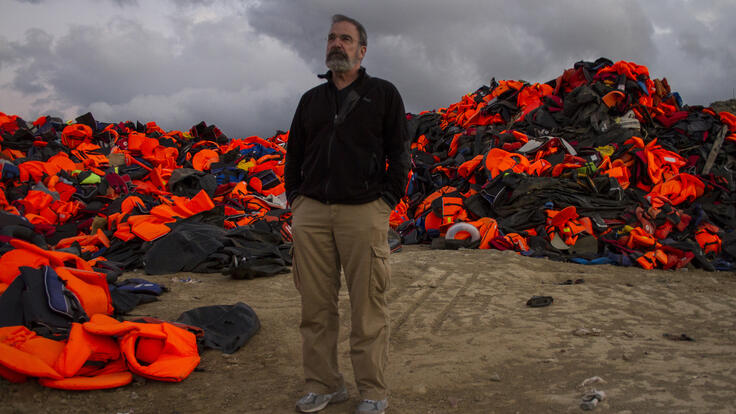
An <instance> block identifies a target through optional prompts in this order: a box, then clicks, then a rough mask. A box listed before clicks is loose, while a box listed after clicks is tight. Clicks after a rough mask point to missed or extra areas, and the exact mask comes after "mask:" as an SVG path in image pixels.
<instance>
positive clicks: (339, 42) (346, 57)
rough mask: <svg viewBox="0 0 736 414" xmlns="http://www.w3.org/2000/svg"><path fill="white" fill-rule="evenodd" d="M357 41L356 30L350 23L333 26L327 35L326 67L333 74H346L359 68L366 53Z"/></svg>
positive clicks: (338, 23)
mask: <svg viewBox="0 0 736 414" xmlns="http://www.w3.org/2000/svg"><path fill="white" fill-rule="evenodd" d="M359 39H360V38H359V34H358V29H357V28H356V27H355V26H353V25H352V24H351V23H349V22H337V23H335V24H333V25H332V27H331V28H330V34H329V35H327V56H326V58H325V64H326V65H327V67H328V68H329V69H330V70H331V71H333V72H347V71H349V70H351V69H353V68H356V67H359V66H360V62H361V61H362V60H363V57H364V56H365V51H366V47H365V46H361V45H360V42H359Z"/></svg>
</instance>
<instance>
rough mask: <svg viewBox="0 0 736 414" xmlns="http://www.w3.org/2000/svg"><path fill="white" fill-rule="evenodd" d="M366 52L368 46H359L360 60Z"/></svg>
mask: <svg viewBox="0 0 736 414" xmlns="http://www.w3.org/2000/svg"><path fill="white" fill-rule="evenodd" d="M367 50H368V46H361V47H360V59H361V60H363V58H364V57H365V52H366V51H367Z"/></svg>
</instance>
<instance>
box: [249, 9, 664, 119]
mask: <svg viewBox="0 0 736 414" xmlns="http://www.w3.org/2000/svg"><path fill="white" fill-rule="evenodd" d="M609 6H610V2H608V1H589V2H578V1H572V0H567V1H557V2H545V3H541V2H537V1H530V0H526V1H521V2H516V3H510V2H476V1H456V2H439V1H434V2H428V1H419V0H414V1H402V2H400V3H399V4H396V2H390V1H385V0H384V1H372V2H362V3H359V4H350V5H347V6H336V5H335V3H334V2H330V1H316V2H308V3H307V2H291V1H288V0H281V1H279V0H276V1H273V0H272V1H268V2H262V3H260V4H258V5H256V6H254V7H252V8H251V9H249V12H248V18H249V21H250V23H251V25H252V26H253V27H254V28H255V29H256V30H259V31H261V32H263V33H266V34H268V35H271V36H274V37H276V38H278V39H280V40H281V41H283V42H284V43H286V44H289V45H291V46H292V47H293V48H294V49H295V50H296V51H297V53H299V55H300V56H301V57H302V58H303V59H304V60H305V61H307V62H308V63H309V64H310V66H311V67H313V68H314V69H315V70H317V69H320V68H321V67H322V66H323V63H322V62H323V56H324V38H325V34H326V33H327V30H328V29H329V24H330V21H329V18H330V16H331V15H332V14H334V13H343V14H347V15H349V16H351V17H354V18H356V19H358V20H359V21H361V23H363V24H364V25H365V26H366V28H367V31H368V54H367V56H366V59H365V61H364V65H365V66H366V67H367V68H368V70H369V71H370V72H372V73H374V74H376V75H378V76H382V77H386V78H388V79H389V80H391V81H393V82H394V83H396V84H397V86H398V87H399V89H400V90H401V91H402V93H403V94H404V98H405V101H406V104H407V108H409V109H411V110H415V111H418V110H422V109H429V108H433V107H437V106H440V105H447V104H449V103H452V102H453V101H455V100H457V98H459V97H460V96H461V95H463V94H464V93H468V92H472V91H473V90H474V89H475V88H477V87H479V86H481V85H483V84H487V83H489V81H490V79H491V77H496V78H499V79H524V80H527V81H530V82H546V81H548V80H550V79H552V78H554V77H557V76H558V75H559V74H560V73H562V71H563V70H564V69H566V68H567V67H571V66H572V64H573V63H574V62H576V61H578V60H592V59H596V58H598V57H600V56H613V57H615V58H618V59H627V60H634V59H636V60H641V59H643V58H645V57H647V56H649V55H651V54H653V53H655V48H654V45H653V43H652V41H651V36H652V33H653V27H652V25H651V23H650V22H649V20H648V19H647V18H646V17H645V16H644V14H643V13H642V10H641V8H640V7H639V5H638V3H637V2H635V1H620V2H617V7H614V8H611V7H609ZM290 20H291V21H293V24H288V22H289V21H290Z"/></svg>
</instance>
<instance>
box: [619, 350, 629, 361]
mask: <svg viewBox="0 0 736 414" xmlns="http://www.w3.org/2000/svg"><path fill="white" fill-rule="evenodd" d="M621 359H623V360H624V361H631V355H629V354H628V353H626V352H624V353H623V354H622V355H621Z"/></svg>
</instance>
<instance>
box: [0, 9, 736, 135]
mask: <svg viewBox="0 0 736 414" xmlns="http://www.w3.org/2000/svg"><path fill="white" fill-rule="evenodd" d="M335 13H342V14H346V15H349V16H351V17H354V18H356V19H358V20H360V21H361V22H362V23H363V24H364V26H365V27H366V29H367V31H368V53H367V55H366V58H365V60H364V61H363V65H364V66H365V67H366V68H367V70H368V72H369V73H370V74H372V75H373V76H378V77H382V78H385V79H388V80H390V81H392V82H393V83H394V84H395V85H396V86H397V87H398V89H399V90H400V91H401V93H402V95H403V97H404V101H405V105H406V108H407V110H408V111H410V112H419V111H422V110H427V109H434V108H438V107H444V106H447V105H449V104H451V103H453V102H456V101H457V100H459V98H460V97H461V96H462V95H463V94H465V93H468V92H472V91H474V90H475V89H476V88H478V87H479V86H481V85H483V84H488V83H489V80H490V79H491V78H492V77H495V78H496V79H521V80H526V81H529V82H546V81H548V80H550V79H553V78H556V77H557V76H559V75H560V74H561V73H562V71H563V70H565V69H566V68H570V67H572V66H573V64H574V63H575V62H577V61H580V60H589V61H592V60H595V59H596V58H598V57H601V56H604V57H608V58H610V59H612V60H614V61H617V60H628V61H633V62H636V63H638V64H641V65H646V66H647V67H649V70H650V75H651V77H652V78H662V77H666V78H667V79H668V80H669V83H670V85H671V86H672V88H673V90H676V91H678V92H680V94H681V95H682V97H683V99H684V100H685V103H687V104H691V105H707V104H709V103H711V102H713V101H716V100H722V99H730V98H733V97H734V88H736V41H735V40H734V39H736V25H735V24H733V22H734V21H736V2H734V0H691V1H688V0H656V1H651V0H555V1H545V0H509V1H502V0H498V1H491V0H453V1H438V0H400V1H398V0H371V1H340V0H315V1H310V0H263V1H246V0H241V1H236V0H0V112H5V113H7V114H18V115H20V116H22V117H23V118H24V119H27V120H34V119H35V118H36V117H38V116H40V115H47V114H49V115H55V116H60V117H62V118H64V119H72V118H74V117H76V116H78V115H80V114H83V113H85V112H87V111H92V113H93V114H94V116H95V118H96V119H98V120H100V121H108V122H113V121H125V120H140V121H142V122H147V121H151V120H154V121H156V122H158V124H159V125H161V126H162V127H163V128H164V129H167V130H168V129H180V130H186V129H188V128H189V127H191V126H192V125H194V124H196V123H198V122H200V121H205V122H207V123H208V124H213V123H214V124H216V125H217V126H218V127H220V129H222V130H223V131H224V132H225V133H226V134H227V135H228V136H230V137H233V138H235V137H245V136H249V135H260V136H270V135H273V133H274V132H275V131H276V130H278V129H282V130H285V129H288V127H289V124H290V121H291V116H292V114H293V111H294V109H295V108H296V104H297V102H298V100H299V97H300V96H301V94H302V93H303V92H304V91H306V90H307V89H309V88H311V87H312V86H314V85H316V84H318V83H319V82H320V81H319V80H318V79H317V78H316V76H315V75H316V74H317V73H322V72H324V71H325V68H324V49H325V39H326V34H327V31H328V29H329V23H330V16H331V15H332V14H335Z"/></svg>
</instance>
